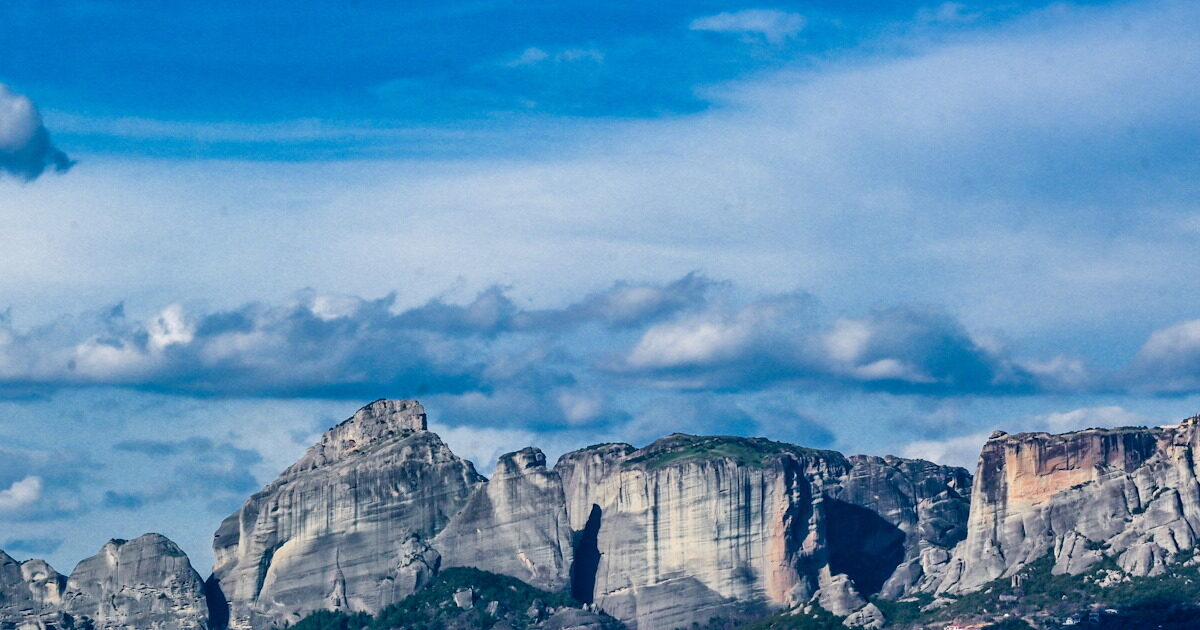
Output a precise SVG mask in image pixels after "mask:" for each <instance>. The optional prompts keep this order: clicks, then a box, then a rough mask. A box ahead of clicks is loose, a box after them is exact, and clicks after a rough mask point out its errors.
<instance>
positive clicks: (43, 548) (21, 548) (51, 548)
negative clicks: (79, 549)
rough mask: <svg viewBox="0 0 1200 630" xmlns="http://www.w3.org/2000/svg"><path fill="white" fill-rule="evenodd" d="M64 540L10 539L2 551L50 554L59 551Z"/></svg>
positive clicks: (2, 547)
mask: <svg viewBox="0 0 1200 630" xmlns="http://www.w3.org/2000/svg"><path fill="white" fill-rule="evenodd" d="M63 542H64V540H63V539H62V538H9V539H8V540H5V541H4V544H3V546H0V549H3V550H5V551H6V552H8V554H9V555H14V554H18V555H20V554H32V555H40V554H50V553H54V552H55V551H58V548H59V547H61V546H62V544H63Z"/></svg>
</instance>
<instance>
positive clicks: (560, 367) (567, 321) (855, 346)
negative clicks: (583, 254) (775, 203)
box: [0, 274, 1085, 426]
mask: <svg viewBox="0 0 1200 630" xmlns="http://www.w3.org/2000/svg"><path fill="white" fill-rule="evenodd" d="M394 303H395V298H394V297H393V296H389V297H386V298H382V299H378V300H366V299H361V298H354V297H350V296H332V297H330V296H320V295H316V294H314V293H311V292H306V293H304V294H302V295H301V296H299V297H298V298H297V299H296V300H295V301H293V302H292V303H290V304H286V305H280V306H272V305H267V304H263V303H251V304H246V305H243V306H241V307H237V308H233V309H229V310H225V311H216V312H204V311H198V310H195V309H192V310H188V309H185V308H184V307H182V306H180V305H178V304H175V305H171V306H168V307H166V308H163V309H161V310H160V311H159V312H158V313H156V314H154V315H152V316H150V317H147V318H144V319H141V320H137V319H133V318H130V317H128V316H127V315H126V312H125V308H124V307H123V306H120V305H119V306H116V307H113V308H109V309H104V310H101V311H97V312H93V313H88V314H85V315H82V316H77V317H62V318H59V319H58V320H56V321H53V322H51V323H48V324H46V325H43V326H40V327H35V328H32V329H29V330H18V329H16V328H15V327H14V326H13V325H12V323H11V318H0V387H4V388H5V389H6V390H9V391H16V392H20V391H29V392H36V391H37V390H38V388H39V387H42V388H47V387H48V388H53V387H62V386H91V385H118V386H126V387H133V388H139V389H146V390H154V391H163V392H174V393H185V394H193V395H220V396H248V395H253V396H274V397H327V398H372V397H376V396H380V395H407V396H422V395H434V394H438V395H449V396H465V395H468V394H477V395H480V396H484V397H485V398H484V399H481V400H488V399H490V398H488V397H492V398H494V397H495V396H497V395H498V394H499V393H501V392H503V391H505V390H512V391H518V392H526V393H530V394H531V395H533V399H536V402H522V404H523V405H524V406H525V407H526V409H527V411H528V414H527V415H528V417H530V418H535V419H537V420H536V421H537V422H541V421H545V422H547V423H554V424H558V425H562V426H579V425H582V424H588V423H592V424H594V423H602V422H609V421H611V420H612V419H613V418H616V417H619V416H620V413H618V412H616V411H615V410H613V409H612V408H611V406H610V405H609V404H608V403H607V402H604V399H605V397H606V396H608V395H610V394H611V393H612V392H613V391H615V390H614V387H615V385H613V384H612V383H608V382H606V380H608V379H612V378H613V377H617V378H620V379H624V380H625V382H626V384H628V382H630V381H631V380H632V381H633V382H636V383H640V384H643V385H645V384H649V385H652V386H655V387H661V388H670V389H682V390H723V391H732V390H761V389H766V388H771V387H775V386H780V385H784V384H800V383H804V384H808V385H813V386H821V387H826V388H829V387H840V388H851V389H863V390H868V391H886V392H892V393H913V394H932V395H963V394H986V395H1004V394H1021V393H1030V392H1034V391H1047V390H1053V391H1068V390H1070V388H1077V387H1081V386H1083V385H1081V384H1080V382H1079V380H1080V379H1081V378H1084V377H1083V376H1080V374H1081V373H1083V374H1085V373H1084V372H1083V370H1082V364H1081V363H1080V362H1079V361H1077V360H1067V359H1062V358H1055V359H1051V360H1049V361H1041V362H1038V361H1023V360H1018V359H1016V358H1013V357H1012V356H1011V353H1010V352H1009V351H1008V350H1007V349H1006V348H1005V347H1004V346H1003V345H1001V344H998V343H996V342H994V341H992V340H988V339H981V338H978V337H976V336H973V335H972V334H970V333H969V332H968V331H967V330H966V329H965V328H964V326H963V325H962V324H961V323H959V322H958V321H957V320H956V319H955V318H953V317H951V316H949V315H947V314H944V313H940V312H936V311H931V310H922V309H912V308H893V309H883V310H877V311H873V312H871V313H868V314H867V315H864V316H855V317H850V316H844V317H840V318H835V319H833V320H832V321H829V320H828V318H826V317H825V316H824V315H823V314H822V312H821V311H820V308H819V307H818V303H817V301H816V300H815V298H813V297H812V296H810V295H807V294H804V293H791V292H789V293H780V294H766V295H761V296H759V297H757V298H750V299H745V298H744V297H742V298H739V297H737V292H736V291H735V290H733V287H731V286H730V285H728V284H723V283H718V282H713V281H711V280H708V279H706V278H703V277H701V276H699V275H697V274H688V275H686V276H683V277H681V278H679V279H678V280H675V281H673V282H668V283H665V284H645V283H630V282H618V283H615V284H614V285H613V286H611V287H610V288H608V289H605V290H602V291H597V292H594V293H591V294H588V295H585V296H583V297H582V298H580V299H579V300H577V301H575V302H572V303H569V304H567V305H566V306H563V307H561V308H543V309H528V308H522V307H520V306H519V305H517V304H516V303H515V302H514V300H513V299H512V298H511V297H510V296H509V295H508V293H507V291H506V289H504V288H501V287H492V288H489V289H486V290H484V291H482V292H480V293H479V294H478V295H476V296H475V297H474V298H473V299H471V300H470V301H467V302H463V303H456V302H451V301H448V300H446V299H443V298H438V299H435V300H431V301H429V302H427V303H425V304H423V305H420V306H416V307H413V308H409V309H403V310H396V309H394ZM1068 385H1069V386H1070V387H1068ZM469 400H471V399H470V398H469V397H464V398H461V399H458V402H457V403H455V404H459V405H462V404H467V402H466V401H469ZM531 400H532V399H531Z"/></svg>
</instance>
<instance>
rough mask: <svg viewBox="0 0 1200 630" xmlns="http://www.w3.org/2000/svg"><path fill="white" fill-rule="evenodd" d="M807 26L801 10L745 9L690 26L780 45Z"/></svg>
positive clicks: (716, 15) (693, 21) (694, 28)
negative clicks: (793, 11)
mask: <svg viewBox="0 0 1200 630" xmlns="http://www.w3.org/2000/svg"><path fill="white" fill-rule="evenodd" d="M804 25H805V19H804V16H802V15H800V14H798V13H789V12H786V11H778V10H775V9H743V10H741V11H734V12H723V13H717V14H715V15H708V16H705V17H699V18H696V19H694V20H692V22H691V24H689V25H688V28H690V29H692V30H693V31H712V32H715V33H734V34H739V35H743V36H754V37H761V38H763V39H765V40H766V41H768V42H770V43H772V44H780V43H783V42H784V41H786V40H788V39H789V38H792V37H795V36H796V35H798V34H799V33H800V31H802V30H804Z"/></svg>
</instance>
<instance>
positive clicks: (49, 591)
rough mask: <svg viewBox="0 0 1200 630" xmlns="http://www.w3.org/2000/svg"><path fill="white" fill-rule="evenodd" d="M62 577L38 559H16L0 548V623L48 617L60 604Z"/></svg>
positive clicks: (62, 585) (26, 622)
mask: <svg viewBox="0 0 1200 630" xmlns="http://www.w3.org/2000/svg"><path fill="white" fill-rule="evenodd" d="M66 580H67V579H66V578H65V577H64V576H63V575H62V574H60V573H59V572H58V571H55V570H54V568H53V567H51V566H50V565H49V564H46V562H44V561H42V560H26V561H24V562H17V561H16V560H14V559H13V558H12V557H11V556H9V555H8V554H6V553H4V552H3V551H0V626H3V625H6V624H12V625H14V626H15V625H19V624H27V625H33V626H34V627H36V625H34V624H36V623H38V620H43V619H48V620H52V619H53V618H54V617H55V616H56V615H57V613H58V611H59V610H60V608H61V606H62V592H63V589H64V588H66Z"/></svg>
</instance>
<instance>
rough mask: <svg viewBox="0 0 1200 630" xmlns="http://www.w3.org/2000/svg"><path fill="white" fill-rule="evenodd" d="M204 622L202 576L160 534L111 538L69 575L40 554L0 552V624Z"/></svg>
mask: <svg viewBox="0 0 1200 630" xmlns="http://www.w3.org/2000/svg"><path fill="white" fill-rule="evenodd" d="M72 626H73V627H79V628H85V627H92V628H95V630H116V629H118V628H120V629H125V628H138V629H139V630H143V629H144V630H206V629H207V628H208V627H209V626H208V608H207V605H206V603H205V595H204V582H203V581H202V580H201V579H200V575H199V574H198V573H196V571H195V569H193V568H192V565H191V563H190V562H189V561H188V559H187V556H186V555H185V554H184V553H183V551H182V550H180V549H179V547H178V546H177V545H175V543H173V542H171V541H170V540H168V539H167V538H165V537H163V536H161V535H159V534H146V535H145V536H141V537H140V538H137V539H135V540H132V541H125V540H112V541H109V542H108V543H107V544H105V545H104V547H103V548H102V549H101V550H100V553H98V554H96V555H95V556H92V557H91V558H88V559H86V560H84V561H83V562H80V563H79V564H78V565H77V566H76V567H75V570H74V571H72V572H71V576H70V577H69V578H65V577H63V576H62V575H61V574H59V573H58V572H57V571H55V570H54V569H53V568H52V567H51V566H50V565H48V564H46V563H45V562H44V561H41V560H27V561H25V562H22V563H17V562H15V561H13V559H12V558H10V557H9V556H8V555H7V554H5V553H4V552H0V628H5V629H8V628H15V629H19V630H26V629H28V630H47V629H49V628H63V627H72Z"/></svg>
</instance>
